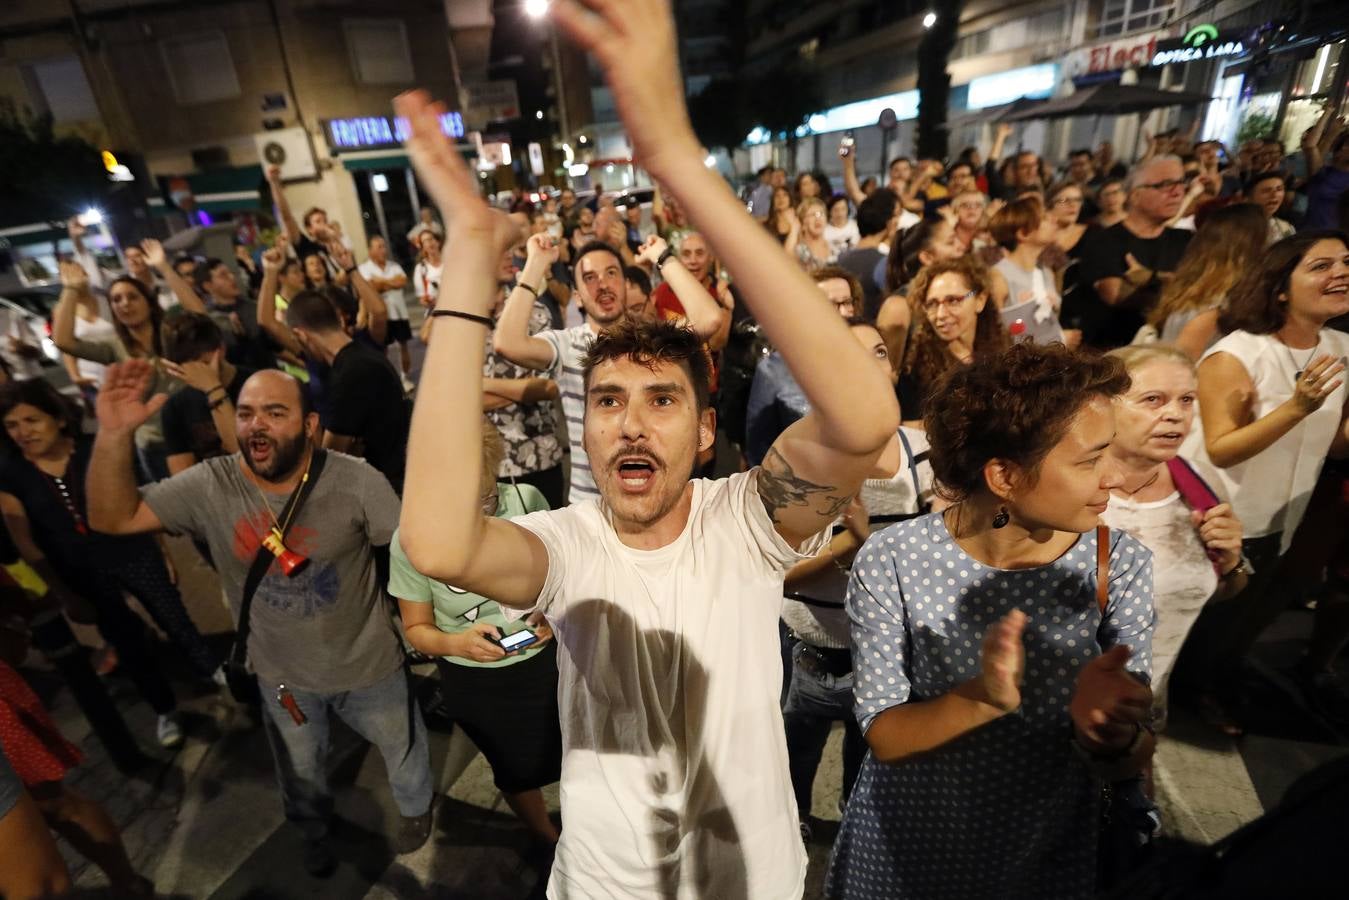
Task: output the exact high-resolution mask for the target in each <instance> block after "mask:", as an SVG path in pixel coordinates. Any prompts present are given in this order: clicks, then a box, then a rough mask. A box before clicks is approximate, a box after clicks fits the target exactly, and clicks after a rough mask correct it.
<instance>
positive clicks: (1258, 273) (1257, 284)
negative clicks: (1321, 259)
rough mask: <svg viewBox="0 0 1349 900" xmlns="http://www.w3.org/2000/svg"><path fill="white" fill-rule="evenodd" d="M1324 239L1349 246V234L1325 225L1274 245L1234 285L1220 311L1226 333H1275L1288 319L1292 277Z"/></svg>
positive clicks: (1301, 232)
mask: <svg viewBox="0 0 1349 900" xmlns="http://www.w3.org/2000/svg"><path fill="white" fill-rule="evenodd" d="M1320 241H1339V242H1340V243H1341V244H1344V245H1345V246H1346V247H1349V235H1346V234H1345V233H1344V232H1343V231H1335V230H1332V229H1324V230H1318V231H1299V232H1298V233H1297V234H1293V235H1289V236H1288V237H1286V238H1284V239H1283V240H1281V241H1279V242H1278V243H1276V244H1273V245H1271V246H1270V247H1269V248H1268V249H1266V250H1265V252H1264V253H1263V254H1261V255H1260V256H1259V257H1258V258H1257V259H1256V261H1255V265H1253V266H1252V267H1251V268H1250V269H1248V270H1247V271H1246V274H1245V275H1244V276H1242V278H1241V280H1240V281H1238V282H1237V283H1236V284H1235V285H1233V286H1232V290H1231V292H1230V293H1229V294H1228V295H1227V303H1226V304H1224V306H1223V309H1222V311H1221V312H1220V313H1219V314H1218V328H1219V330H1221V331H1222V332H1223V334H1230V333H1231V332H1233V331H1246V332H1250V333H1251V334H1273V333H1274V332H1276V331H1278V330H1279V329H1280V328H1282V327H1283V323H1284V322H1285V321H1287V319H1288V301H1287V298H1286V297H1285V296H1284V294H1285V293H1286V292H1287V291H1288V279H1289V278H1290V277H1292V274H1293V270H1294V269H1296V268H1297V265H1298V263H1300V262H1302V258H1303V257H1304V256H1306V255H1307V252H1308V251H1309V250H1311V248H1312V247H1313V246H1314V245H1315V244H1317V243H1318V242H1320Z"/></svg>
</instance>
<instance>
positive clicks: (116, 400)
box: [95, 359, 169, 432]
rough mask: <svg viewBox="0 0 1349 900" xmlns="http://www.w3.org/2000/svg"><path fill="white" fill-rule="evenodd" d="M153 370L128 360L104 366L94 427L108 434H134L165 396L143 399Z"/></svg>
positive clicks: (152, 376)
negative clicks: (129, 432) (132, 432)
mask: <svg viewBox="0 0 1349 900" xmlns="http://www.w3.org/2000/svg"><path fill="white" fill-rule="evenodd" d="M154 376H155V367H154V366H153V365H151V364H150V363H149V362H148V361H147V360H144V359H129V360H127V361H126V362H120V363H113V364H112V365H110V366H108V370H107V372H106V373H105V374H104V376H103V388H102V389H101V390H100V391H99V392H98V402H97V404H96V405H95V411H96V412H97V413H98V427H99V428H100V429H103V430H104V431H108V432H116V431H121V432H127V431H135V430H136V429H137V428H139V427H140V426H141V425H143V424H144V423H145V421H146V420H147V419H149V418H150V417H151V416H153V415H154V414H155V413H157V412H158V411H159V408H160V407H161V406H163V405H164V401H166V400H168V399H169V397H168V394H155V395H154V396H153V397H150V398H149V399H148V400H147V399H146V396H145V395H146V394H148V393H149V392H150V385H151V383H152V382H153V381H154Z"/></svg>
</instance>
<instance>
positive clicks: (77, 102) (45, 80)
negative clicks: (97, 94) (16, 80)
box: [24, 56, 99, 124]
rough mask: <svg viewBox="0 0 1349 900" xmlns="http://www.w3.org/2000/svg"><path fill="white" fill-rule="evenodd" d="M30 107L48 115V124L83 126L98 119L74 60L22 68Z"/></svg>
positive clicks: (90, 93) (81, 68)
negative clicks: (49, 116)
mask: <svg viewBox="0 0 1349 900" xmlns="http://www.w3.org/2000/svg"><path fill="white" fill-rule="evenodd" d="M24 70H25V71H24V80H25V81H26V82H27V83H28V94H29V98H30V101H31V104H30V105H31V106H32V107H33V108H34V109H36V110H39V111H41V112H46V113H50V114H51V117H52V121H53V122H56V123H58V124H61V123H65V122H85V121H91V120H97V119H98V117H99V116H98V104H97V103H95V102H94V93H93V91H91V90H90V89H89V79H88V78H86V77H85V76H84V66H82V65H81V64H80V60H79V57H77V56H61V57H57V58H56V59H49V60H43V61H42V62H37V63H32V64H30V65H28V66H25V67H24Z"/></svg>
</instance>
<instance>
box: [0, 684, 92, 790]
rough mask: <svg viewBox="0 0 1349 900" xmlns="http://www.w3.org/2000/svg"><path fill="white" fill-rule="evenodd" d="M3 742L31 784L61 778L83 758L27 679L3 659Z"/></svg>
mask: <svg viewBox="0 0 1349 900" xmlns="http://www.w3.org/2000/svg"><path fill="white" fill-rule="evenodd" d="M0 744H3V745H4V752H5V756H6V757H8V758H9V764H10V765H11V766H13V767H14V771H15V772H17V773H18V775H19V778H21V779H22V780H23V783H24V784H25V785H27V786H28V787H32V786H33V785H37V784H43V783H45V782H50V781H60V780H61V779H62V778H64V777H65V775H66V773H67V772H69V771H70V770H71V769H73V768H75V766H77V765H79V764H80V761H81V760H82V759H83V755H82V754H81V753H80V748H79V747H76V746H75V745H74V744H72V743H71V742H70V741H68V740H66V739H65V738H64V737H62V735H61V732H59V731H57V730H56V725H55V724H53V723H52V720H51V717H50V716H48V715H47V710H45V709H43V708H42V701H40V700H38V698H37V694H34V693H33V689H32V688H30V687H29V686H28V682H26V681H24V680H23V676H21V675H20V674H19V673H18V672H16V671H14V670H13V669H12V668H10V666H9V665H8V664H6V663H4V662H0Z"/></svg>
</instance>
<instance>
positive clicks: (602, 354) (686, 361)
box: [581, 319, 712, 412]
mask: <svg viewBox="0 0 1349 900" xmlns="http://www.w3.org/2000/svg"><path fill="white" fill-rule="evenodd" d="M624 357H626V358H628V359H631V360H632V361H633V362H635V363H638V364H640V365H644V366H647V367H649V368H652V369H654V368H655V367H656V366H657V365H658V364H660V363H666V362H673V363H679V364H680V365H682V366H683V367H684V370H685V371H686V372H687V373H688V376H689V381H691V382H692V383H693V396H694V398H695V399H696V400H697V402H698V411H699V412H702V411H703V410H705V409H707V408H708V406H709V405H710V404H711V399H710V396H711V387H710V385H711V381H712V361H711V358H710V357H709V355H708V353H707V350H705V349H704V348H703V342H702V339H701V338H699V337H698V335H696V334H694V333H693V329H691V328H688V327H686V326H683V325H676V324H674V323H673V322H664V321H636V320H632V319H623V320H621V321H619V322H617V323H615V324H614V325H612V326H610V327H608V328H606V329H604V330H603V331H601V332H600V334H599V336H598V337H597V338H595V342H594V343H593V344H591V345H590V350H589V351H588V352H587V353H586V355H585V358H584V359H583V360H582V361H581V372H582V377H583V379H584V383H585V386H586V389H587V390H588V389H589V388H590V374H591V373H592V372H594V371H595V367H596V366H598V365H599V364H600V363H602V362H604V361H606V360H611V359H623V358H624Z"/></svg>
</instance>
